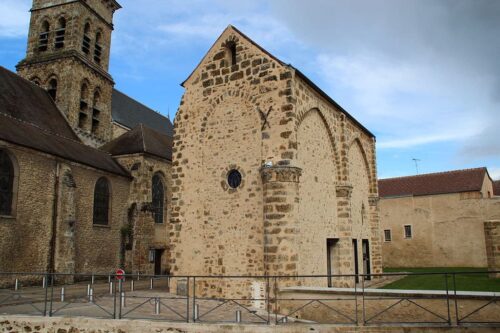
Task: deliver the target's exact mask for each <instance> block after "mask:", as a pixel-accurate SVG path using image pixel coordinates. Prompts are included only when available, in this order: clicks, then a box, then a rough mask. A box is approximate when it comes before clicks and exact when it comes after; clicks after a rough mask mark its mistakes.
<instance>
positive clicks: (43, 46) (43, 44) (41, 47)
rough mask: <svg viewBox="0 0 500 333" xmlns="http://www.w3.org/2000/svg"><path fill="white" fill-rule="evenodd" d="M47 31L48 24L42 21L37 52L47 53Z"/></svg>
mask: <svg viewBox="0 0 500 333" xmlns="http://www.w3.org/2000/svg"><path fill="white" fill-rule="evenodd" d="M49 31H50V24H49V22H47V21H43V23H42V28H41V30H40V34H39V35H38V51H40V52H43V51H47V49H48V45H49Z"/></svg>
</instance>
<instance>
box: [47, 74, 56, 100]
mask: <svg viewBox="0 0 500 333" xmlns="http://www.w3.org/2000/svg"><path fill="white" fill-rule="evenodd" d="M47 92H48V93H49V95H50V97H51V98H52V100H54V101H55V100H56V98H57V80H56V79H51V80H50V81H49V87H48V88H47Z"/></svg>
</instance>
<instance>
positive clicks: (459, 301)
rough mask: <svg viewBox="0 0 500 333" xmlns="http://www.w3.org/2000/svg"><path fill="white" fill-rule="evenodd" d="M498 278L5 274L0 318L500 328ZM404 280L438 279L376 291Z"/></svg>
mask: <svg viewBox="0 0 500 333" xmlns="http://www.w3.org/2000/svg"><path fill="white" fill-rule="evenodd" d="M499 273H500V272H449V273H384V274H371V275H362V274H360V275H301V276H167V275H161V276H154V275H144V274H142V275H141V274H125V275H122V276H117V275H115V274H61V273H0V314H3V315H32V316H49V317H52V316H85V317H93V318H107V319H123V318H127V319H148V320H162V321H172V322H176V321H177V322H193V323H251V324H263V325H271V324H272V325H286V324H297V323H308V324H311V323H315V324H334V325H353V326H360V325H363V326H370V325H377V326H380V325H398V326H399V325H403V326H405V325H433V326H453V325H461V326H484V325H488V326H500V308H499V305H500V304H499V303H498V301H499V296H500V279H499V278H493V277H491V278H489V277H488V276H499ZM405 278H412V279H413V280H414V282H415V283H417V285H418V283H419V279H427V280H429V278H431V279H430V280H432V281H433V283H434V285H432V289H433V290H396V289H377V288H374V287H372V286H383V285H384V284H387V283H389V284H390V283H393V282H394V283H398V281H399V280H401V279H405ZM469 278H473V280H474V281H476V280H478V278H479V279H483V280H485V281H486V280H487V279H488V281H489V282H488V283H487V288H489V291H486V292H484V291H472V292H470V291H463V290H461V289H463V287H462V285H461V284H462V283H463V281H467V279H469ZM357 281H358V282H357ZM492 281H493V282H492ZM422 283H423V282H422ZM328 285H333V286H334V287H327V286H328ZM491 286H493V287H491ZM415 289H416V288H415ZM476 289H477V290H479V289H481V286H477V287H476Z"/></svg>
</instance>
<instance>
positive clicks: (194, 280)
mask: <svg viewBox="0 0 500 333" xmlns="http://www.w3.org/2000/svg"><path fill="white" fill-rule="evenodd" d="M188 315H189V313H188ZM193 322H194V323H195V322H196V276H193Z"/></svg>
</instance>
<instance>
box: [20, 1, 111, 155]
mask: <svg viewBox="0 0 500 333" xmlns="http://www.w3.org/2000/svg"><path fill="white" fill-rule="evenodd" d="M60 2H61V3H63V2H64V1H60ZM52 4H53V3H52ZM49 5H50V4H49V3H48V2H47V1H44V2H42V1H35V2H34V10H33V11H32V15H31V22H30V31H29V36H28V48H27V53H26V58H25V59H24V60H22V61H21V62H20V63H19V64H18V66H17V69H18V73H19V75H21V76H22V77H24V78H26V79H28V80H30V81H33V82H37V84H39V85H40V86H41V87H43V88H45V89H47V88H48V86H49V81H50V80H51V79H56V80H57V96H56V100H55V102H56V104H57V106H58V107H59V109H60V110H61V111H62V112H63V113H64V114H65V115H66V118H67V119H68V122H69V124H70V125H71V126H72V127H73V128H74V129H75V130H76V132H77V134H78V135H79V136H80V138H81V139H82V140H83V141H84V142H85V143H86V144H88V145H91V146H94V147H98V146H100V145H102V144H103V143H104V142H107V141H109V140H110V139H111V138H112V134H113V133H112V126H111V94H112V89H113V85H114V83H113V80H112V78H111V76H110V75H109V74H108V72H107V70H108V66H109V50H110V44H111V32H112V25H111V16H110V17H109V19H108V20H104V19H103V18H102V17H99V16H98V15H96V14H95V13H94V12H93V11H92V10H91V8H89V7H88V6H87V5H84V4H83V3H82V2H79V1H75V2H68V3H64V4H62V5H57V6H49ZM91 5H92V6H94V7H96V8H100V7H101V6H102V4H101V2H99V1H93V2H92V4H91ZM108 16H109V15H108ZM60 18H64V19H65V20H66V30H65V37H64V47H62V48H56V47H55V44H54V42H55V37H56V29H57V25H58V21H59V19H60ZM43 22H48V23H49V24H50V31H49V37H48V45H47V47H48V48H47V50H45V51H41V50H39V35H40V33H41V32H42V25H43ZM87 23H88V24H90V30H89V31H88V32H87V36H88V37H89V38H90V50H89V53H88V54H86V53H84V52H83V51H82V41H83V36H84V28H85V25H86V24H87ZM97 33H100V34H101V41H100V45H101V47H102V55H101V57H100V59H101V61H100V62H99V63H98V62H97V61H96V60H95V59H94V50H95V41H96V36H97ZM83 83H86V84H87V86H88V89H87V93H86V96H82V94H81V90H82V89H81V87H82V85H83ZM96 91H97V92H99V94H100V98H99V101H98V102H97V103H96V104H95V105H94V93H95V92H96ZM81 102H84V104H82V103H81ZM93 108H96V109H98V110H99V111H100V113H99V115H98V117H97V118H98V119H99V126H98V127H97V129H96V130H94V131H93V130H92V121H93ZM80 113H83V114H85V115H86V118H85V120H84V121H82V124H79V117H80Z"/></svg>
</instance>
